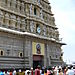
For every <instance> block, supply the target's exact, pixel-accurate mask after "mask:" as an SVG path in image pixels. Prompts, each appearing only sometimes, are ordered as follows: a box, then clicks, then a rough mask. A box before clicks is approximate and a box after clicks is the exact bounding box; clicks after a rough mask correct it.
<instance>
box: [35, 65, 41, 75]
mask: <svg viewBox="0 0 75 75" xmlns="http://www.w3.org/2000/svg"><path fill="white" fill-rule="evenodd" d="M35 75H40V66H39V65H38V66H37V69H35Z"/></svg>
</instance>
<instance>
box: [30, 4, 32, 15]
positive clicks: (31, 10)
mask: <svg viewBox="0 0 75 75" xmlns="http://www.w3.org/2000/svg"><path fill="white" fill-rule="evenodd" d="M31 14H32V4H31V5H30V15H31Z"/></svg>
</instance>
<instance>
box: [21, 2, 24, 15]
mask: <svg viewBox="0 0 75 75" xmlns="http://www.w3.org/2000/svg"><path fill="white" fill-rule="evenodd" d="M21 13H22V14H24V2H22V3H21Z"/></svg>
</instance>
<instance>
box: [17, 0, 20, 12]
mask: <svg viewBox="0 0 75 75" xmlns="http://www.w3.org/2000/svg"><path fill="white" fill-rule="evenodd" d="M17 12H18V13H20V1H19V0H18V1H17Z"/></svg>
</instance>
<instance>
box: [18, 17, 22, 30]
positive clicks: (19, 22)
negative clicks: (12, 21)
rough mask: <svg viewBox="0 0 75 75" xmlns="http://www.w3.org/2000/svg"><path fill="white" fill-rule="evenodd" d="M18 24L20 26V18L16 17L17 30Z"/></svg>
mask: <svg viewBox="0 0 75 75" xmlns="http://www.w3.org/2000/svg"><path fill="white" fill-rule="evenodd" d="M20 24H21V19H20V17H19V16H18V17H17V27H18V29H20Z"/></svg>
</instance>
